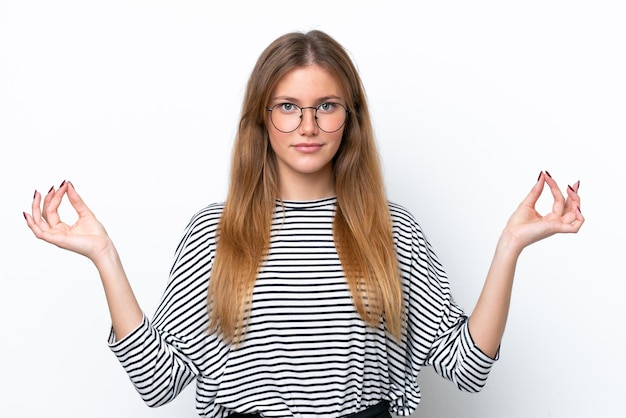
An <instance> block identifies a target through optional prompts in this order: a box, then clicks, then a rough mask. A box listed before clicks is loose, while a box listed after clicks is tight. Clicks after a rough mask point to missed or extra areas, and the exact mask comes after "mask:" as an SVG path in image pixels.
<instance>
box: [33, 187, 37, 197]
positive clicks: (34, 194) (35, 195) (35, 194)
mask: <svg viewBox="0 0 626 418" xmlns="http://www.w3.org/2000/svg"><path fill="white" fill-rule="evenodd" d="M36 197H37V189H35V193H33V199H34V198H36Z"/></svg>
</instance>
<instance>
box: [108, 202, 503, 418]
mask: <svg viewBox="0 0 626 418" xmlns="http://www.w3.org/2000/svg"><path fill="white" fill-rule="evenodd" d="M335 208H336V199H335V198H330V199H322V200H316V201H311V202H290V201H287V202H284V210H283V207H282V206H281V205H280V204H277V208H276V215H275V217H274V222H273V226H272V238H271V251H270V254H269V255H268V258H267V260H266V262H265V263H264V265H263V266H262V269H261V271H260V274H259V276H258V278H257V281H256V284H255V287H254V296H253V305H252V311H251V317H250V324H249V330H248V333H247V335H246V339H245V341H244V343H243V344H242V345H241V346H240V347H238V348H237V349H234V348H231V347H230V346H229V345H227V344H225V343H224V342H223V341H221V339H220V338H219V337H217V336H215V335H209V334H208V333H207V332H206V329H207V325H208V321H207V314H206V293H207V287H208V281H209V277H210V274H211V265H212V262H213V257H214V252H215V230H216V226H217V223H218V220H219V217H220V215H221V213H222V209H223V205H222V204H214V205H210V206H208V207H206V208H205V209H203V210H201V211H200V212H198V213H197V214H196V215H195V216H194V217H193V218H192V220H191V221H190V223H189V226H188V227H187V229H186V230H185V233H184V236H183V239H182V240H181V243H180V245H179V246H178V247H177V249H176V253H175V261H174V264H173V266H172V269H171V274H170V279H169V282H168V285H167V287H166V290H165V293H164V295H163V298H162V300H161V303H160V305H159V307H158V309H157V312H156V314H155V316H154V318H153V320H152V321H150V320H148V319H147V318H144V321H143V323H142V324H141V325H140V326H139V327H138V328H137V329H136V330H134V331H133V332H132V333H131V334H130V335H128V336H127V337H126V338H124V339H123V340H121V341H115V340H114V338H113V336H112V335H111V337H110V345H111V349H112V350H113V352H114V353H115V354H116V355H117V357H118V358H119V360H120V362H121V364H122V366H123V367H124V368H125V370H126V371H127V373H128V375H129V377H130V379H131V380H132V382H133V384H134V385H135V387H136V389H137V391H138V392H139V394H140V395H141V396H142V398H143V399H144V400H145V402H146V403H147V404H148V405H150V406H158V405H162V404H164V403H167V402H169V401H171V400H172V399H173V398H174V397H175V396H176V395H177V394H178V393H180V391H181V390H182V389H183V388H184V387H185V386H187V385H188V384H189V383H191V382H192V381H193V380H194V379H196V399H197V408H198V412H199V414H200V415H201V416H205V417H218V418H221V417H225V416H227V415H228V414H229V413H231V412H232V411H237V412H254V411H260V412H261V413H262V414H263V415H264V416H268V417H292V416H293V417H302V418H305V417H313V416H315V417H320V416H323V417H340V416H344V415H348V414H351V413H355V412H358V411H360V410H362V409H364V408H366V407H367V406H370V405H374V404H375V403H377V402H378V401H380V400H381V399H387V400H390V401H391V410H392V412H394V413H395V414H398V415H409V414H411V413H412V412H414V411H415V409H416V407H417V405H418V403H419V400H420V390H419V386H418V385H417V382H416V379H417V376H418V374H419V372H420V369H421V367H422V366H424V365H432V366H433V367H434V368H435V370H436V371H437V373H439V374H440V375H442V376H443V377H445V378H447V379H449V380H451V381H453V382H454V383H455V384H456V385H457V386H458V387H459V388H460V389H461V390H465V391H478V390H480V389H481V388H482V386H483V385H484V384H485V381H486V379H487V376H488V374H489V371H490V369H491V366H492V364H493V360H492V359H490V358H489V357H487V356H486V355H484V354H483V353H482V352H481V351H480V350H479V349H478V348H477V347H476V346H475V345H474V343H473V342H472V339H471V336H470V335H469V331H468V327H467V317H466V316H465V315H464V313H463V311H462V310H461V309H460V308H459V307H458V306H457V305H456V304H455V303H454V301H453V299H452V296H451V292H450V288H449V285H448V280H447V278H446V275H445V273H444V270H443V268H442V266H441V264H440V263H439V261H438V260H437V257H436V256H435V254H434V252H433V251H432V248H431V247H430V245H429V243H428V242H427V241H426V239H425V237H424V234H423V233H422V231H421V230H420V227H419V225H418V224H417V222H416V221H415V220H414V219H413V217H412V216H411V214H410V213H409V212H407V211H406V210H405V209H404V208H402V207H401V206H398V205H395V204H390V210H391V215H392V218H393V225H394V241H395V245H396V250H397V254H398V262H399V265H400V268H401V271H402V276H403V289H404V297H405V302H406V306H407V324H406V329H405V332H404V335H403V338H402V341H401V342H400V343H396V342H394V341H393V340H391V339H390V338H387V337H386V335H385V325H384V321H381V324H380V325H379V326H378V327H377V328H371V327H368V326H366V325H365V323H364V322H363V321H362V320H361V318H360V317H359V316H358V314H357V313H356V311H355V309H354V306H353V304H352V299H351V296H350V291H349V289H348V285H347V283H346V280H345V277H344V275H343V271H342V268H341V263H340V261H339V258H338V256H337V252H336V250H335V246H334V242H333V236H332V222H333V216H334V213H335Z"/></svg>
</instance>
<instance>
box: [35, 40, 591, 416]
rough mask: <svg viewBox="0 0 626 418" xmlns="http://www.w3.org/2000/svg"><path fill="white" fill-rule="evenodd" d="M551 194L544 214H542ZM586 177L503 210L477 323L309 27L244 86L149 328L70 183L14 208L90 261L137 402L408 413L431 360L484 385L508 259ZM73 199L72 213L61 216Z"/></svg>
mask: <svg viewBox="0 0 626 418" xmlns="http://www.w3.org/2000/svg"><path fill="white" fill-rule="evenodd" d="M546 184H547V185H548V187H549V189H550V191H551V193H552V196H553V199H554V203H553V207H552V212H551V213H549V214H547V215H544V216H542V215H540V214H539V213H537V211H536V210H535V203H536V201H537V200H538V198H539V196H540V195H541V193H542V190H543V188H544V186H545V185H546ZM578 187H579V183H575V184H574V185H573V186H568V188H567V195H566V196H563V195H562V193H561V192H560V191H559V188H558V186H557V184H556V183H555V181H554V180H553V179H552V178H551V177H550V175H549V174H548V172H541V173H540V175H539V178H538V179H537V181H536V183H535V184H534V186H532V188H531V190H530V193H529V194H528V195H527V197H526V198H525V199H524V200H523V201H522V203H521V204H520V206H519V207H518V208H517V210H516V211H515V212H514V213H513V214H512V216H511V217H510V220H509V222H508V223H507V225H506V227H505V228H504V230H503V232H502V235H501V237H500V239H499V241H498V243H497V246H496V250H495V254H494V258H493V261H492V264H491V267H490V269H489V271H488V273H487V278H486V281H485V284H484V288H483V291H482V293H481V295H480V297H479V300H478V302H477V304H476V307H475V308H474V310H473V313H472V314H471V316H470V317H468V316H466V315H465V314H464V312H463V310H462V309H461V308H460V307H459V306H457V305H456V304H455V302H454V300H453V298H452V295H451V292H450V288H449V284H448V280H447V278H446V275H445V273H444V270H443V269H442V266H441V264H440V263H439V261H438V260H437V257H436V255H435V254H434V252H433V250H432V249H431V247H430V245H429V244H428V242H427V240H426V238H425V236H424V234H423V232H422V230H421V229H420V227H419V225H418V224H417V223H416V221H415V219H414V218H413V217H412V216H411V214H410V213H409V212H408V211H407V210H405V209H404V208H403V207H401V206H399V205H397V204H393V203H389V202H388V201H387V198H386V196H385V191H384V187H383V179H382V177H381V170H380V167H379V161H378V154H377V151H376V148H375V143H374V137H373V130H372V125H371V121H370V116H369V112H368V105H367V101H366V96H365V93H364V89H363V86H362V84H361V81H360V78H359V75H358V73H357V71H356V69H355V67H354V65H353V63H352V62H351V61H350V59H349V57H348V55H347V54H346V52H345V51H344V49H343V48H342V47H341V46H340V45H339V44H338V43H337V42H336V41H335V40H333V39H332V38H331V37H329V36H328V35H326V34H324V33H323V32H320V31H311V32H308V33H290V34H287V35H284V36H282V37H280V38H278V39H277V40H275V41H274V42H273V43H272V44H271V45H269V46H268V48H267V49H266V50H265V51H264V52H263V53H262V54H261V56H260V57H259V59H258V61H257V63H256V66H255V68H254V70H253V72H252V74H251V76H250V80H249V82H248V86H247V91H246V95H245V98H244V102H243V109H242V116H241V120H240V123H239V131H238V133H237V138H236V142H235V148H234V153H233V161H232V169H231V180H230V188H229V191H228V196H227V199H226V201H225V203H216V204H212V205H210V206H208V207H206V208H204V209H202V210H200V211H199V212H198V213H196V214H195V215H194V216H193V217H192V219H191V221H190V222H189V225H188V227H187V228H186V230H185V232H184V234H183V238H182V240H181V242H180V244H179V245H178V247H177V248H176V252H175V261H174V263H173V266H172V269H171V272H170V278H169V281H168V284H167V287H166V289H165V292H164V294H163V297H162V300H161V303H160V305H159V307H158V309H157V311H156V313H155V315H154V317H153V318H152V320H150V319H148V318H147V317H146V316H145V315H144V313H143V311H142V310H141V308H140V307H139V304H138V303H137V301H136V299H135V296H134V295H133V291H132V290H131V286H130V284H129V281H128V279H127V277H126V275H125V273H124V269H123V267H122V263H121V261H120V258H119V256H118V254H117V251H116V249H115V246H114V245H113V243H112V242H111V240H110V239H109V237H108V235H107V233H106V231H105V229H104V227H103V226H102V225H101V224H100V222H99V221H98V220H97V219H96V217H95V216H94V214H93V213H92V212H91V211H90V210H89V208H88V207H87V206H86V204H85V203H84V202H83V201H82V199H81V198H80V196H79V195H78V193H77V192H76V191H75V189H74V187H73V185H72V184H71V183H70V182H63V183H62V184H61V186H60V187H59V188H58V189H56V190H55V189H54V188H52V189H51V190H50V191H49V192H48V194H47V195H46V196H45V198H43V201H42V196H41V195H40V194H39V193H38V192H35V196H34V200H33V204H32V214H26V213H25V214H24V216H25V218H26V221H27V223H28V226H29V227H30V229H31V230H32V232H33V233H34V235H35V236H36V237H37V238H40V239H43V240H45V241H47V242H50V243H52V244H55V245H57V246H59V247H61V248H64V249H67V250H70V251H74V252H76V253H79V254H82V255H84V256H86V257H88V258H89V259H90V260H91V261H93V263H94V265H95V266H96V268H97V270H98V272H99V274H100V278H101V280H102V284H103V286H104V290H105V294H106V298H107V301H108V306H109V309H110V313H111V318H112V324H113V325H112V332H111V336H110V346H111V349H112V350H113V352H114V353H115V355H116V356H117V357H118V358H119V361H120V362H121V364H122V366H123V367H124V368H125V370H126V371H127V373H128V375H129V377H130V379H131V380H132V382H133V384H134V385H135V387H136V389H137V391H138V392H139V394H140V395H141V396H142V397H143V399H144V400H145V402H146V403H147V404H149V405H151V406H157V405H161V404H164V403H166V402H169V401H171V400H172V399H173V398H174V397H176V396H177V395H178V393H180V391H181V390H182V389H183V388H185V387H186V386H187V385H188V384H189V383H191V382H192V381H193V380H196V399H197V410H198V413H199V414H200V415H201V416H205V417H219V418H221V417H228V416H241V414H246V415H247V414H252V415H250V416H264V417H313V416H316V417H319V416H323V417H344V416H351V415H353V414H356V415H355V416H357V417H389V416H390V415H389V412H393V413H395V414H398V415H409V414H411V413H413V412H414V411H415V409H416V407H417V405H418V403H419V400H420V390H419V387H418V385H417V383H416V379H417V375H418V374H419V372H420V369H421V368H422V367H423V366H426V365H431V366H433V367H434V369H435V370H436V371H437V373H439V374H440V375H441V376H443V377H444V378H446V379H449V380H451V381H453V382H454V383H455V384H456V385H457V386H458V387H459V389H461V390H466V391H478V390H480V389H481V388H482V387H483V385H484V384H485V381H486V379H487V376H488V374H489V371H490V369H491V366H492V364H493V363H494V361H495V359H496V358H497V355H498V348H499V345H500V341H501V338H502V335H503V332H504V328H505V323H506V319H507V314H508V310H509V300H510V296H511V288H512V284H513V276H514V272H515V265H516V262H517V259H518V257H519V255H520V253H521V251H522V250H523V249H524V248H525V247H526V246H528V245H530V244H532V243H533V242H536V241H538V240H541V239H543V238H546V237H548V236H551V235H553V234H555V233H568V232H569V233H575V232H577V231H578V230H579V229H580V227H581V225H582V224H583V222H584V218H583V216H582V214H581V212H580V198H579V196H578ZM64 196H67V198H68V199H69V201H70V203H71V204H72V206H73V207H74V208H75V210H76V212H77V214H78V220H77V221H76V223H75V224H74V225H71V226H70V225H67V224H64V223H63V222H62V220H61V219H60V218H59V215H58V208H59V205H60V204H61V201H62V199H63V197H64Z"/></svg>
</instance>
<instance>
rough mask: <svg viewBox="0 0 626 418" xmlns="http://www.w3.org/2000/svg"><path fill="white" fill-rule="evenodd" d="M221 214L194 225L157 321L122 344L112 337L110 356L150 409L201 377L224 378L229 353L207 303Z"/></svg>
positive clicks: (213, 212) (210, 211)
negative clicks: (212, 326) (211, 323)
mask: <svg viewBox="0 0 626 418" xmlns="http://www.w3.org/2000/svg"><path fill="white" fill-rule="evenodd" d="M220 214H221V207H219V206H217V205H213V206H209V207H208V208H206V209H204V210H202V211H200V212H199V213H197V214H196V215H195V216H194V217H193V218H192V219H191V221H190V223H189V225H188V226H187V228H186V230H185V233H184V235H183V238H182V240H181V242H180V244H179V245H178V247H177V248H176V252H175V257H174V263H173V266H172V269H171V271H170V276H169V280H168V283H167V287H166V289H165V292H164V294H163V297H162V299H161V301H160V303H159V306H158V307H157V310H156V313H155V315H154V318H153V319H152V320H149V319H148V318H147V317H146V316H145V315H144V320H143V322H142V323H141V325H140V326H139V327H137V329H135V330H134V331H133V332H131V333H130V334H129V335H127V336H126V337H125V338H123V339H122V340H120V341H115V338H114V336H113V334H112V333H111V335H110V337H109V344H110V348H111V350H112V351H113V353H114V354H115V355H116V356H117V358H118V359H119V361H120V363H121V365H122V366H123V368H124V369H125V370H126V372H127V373H128V376H129V378H130V380H131V381H132V383H133V385H134V386H135V388H136V390H137V392H138V393H139V394H140V396H141V397H142V399H143V400H144V401H145V402H146V404H147V405H149V406H152V407H155V406H159V405H163V404H165V403H167V402H170V401H171V400H172V399H174V398H175V397H176V396H177V395H178V394H179V393H180V392H181V391H182V390H183V389H184V388H185V387H186V386H187V385H188V384H189V383H191V382H192V381H193V380H194V379H196V378H197V377H198V375H200V374H202V375H204V376H205V377H204V379H205V380H206V381H209V380H211V377H213V380H215V381H217V378H216V376H218V375H219V374H220V367H221V366H222V365H223V361H221V360H220V359H223V358H224V356H225V354H224V353H225V352H226V347H225V345H224V344H223V343H222V342H221V341H220V340H219V338H217V337H215V336H212V335H209V333H208V331H207V327H208V319H207V318H208V317H207V302H206V297H207V288H208V281H209V276H210V272H211V265H212V261H213V256H214V250H215V229H216V226H217V222H218V220H219V216H220ZM206 387H210V385H207V386H206Z"/></svg>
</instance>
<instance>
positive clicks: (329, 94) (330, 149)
mask: <svg viewBox="0 0 626 418" xmlns="http://www.w3.org/2000/svg"><path fill="white" fill-rule="evenodd" d="M294 105H295V106H294ZM339 105H342V106H344V107H343V108H342V107H341V106H339ZM345 106H346V102H345V99H344V97H343V95H342V93H341V89H340V88H339V84H338V83H337V81H336V80H335V78H334V77H333V76H332V75H331V74H330V73H329V72H328V71H326V70H325V69H323V68H322V67H320V66H318V65H309V66H305V67H297V68H294V69H293V70H291V71H289V72H288V73H287V74H285V75H284V76H283V77H282V78H281V79H280V80H279V82H278V84H277V85H276V88H275V89H274V90H273V91H272V94H271V96H270V102H269V103H268V108H272V109H273V110H272V111H271V112H268V113H269V114H268V119H267V130H268V133H269V140H270V145H271V147H272V149H273V150H274V153H275V154H276V160H277V165H278V175H279V182H280V186H281V190H283V189H285V188H288V187H290V186H291V185H295V184H300V185H305V184H308V185H309V186H312V187H313V188H315V187H318V186H327V185H330V184H331V180H332V160H333V157H334V156H335V154H336V153H337V149H338V148H339V145H340V144H341V138H342V136H343V131H344V124H343V123H340V122H341V121H342V120H343V121H345V117H344V116H343V114H344V113H345V112H344V108H345ZM309 107H311V108H309ZM299 108H306V109H302V118H301V120H299V119H298V118H299V115H300V109H299ZM315 108H317V115H318V122H319V124H320V125H321V126H322V128H324V130H322V129H320V125H318V122H316V120H315V112H316V110H315ZM298 123H300V125H299V126H298ZM337 125H340V126H337ZM296 126H297V127H296ZM279 128H280V130H279ZM294 128H295V129H294ZM292 129H293V131H291V132H283V131H289V130H292ZM335 129H336V130H335ZM325 130H326V131H333V130H334V132H325ZM330 192H332V193H334V190H331V191H330ZM283 198H287V199H288V197H286V196H283Z"/></svg>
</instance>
